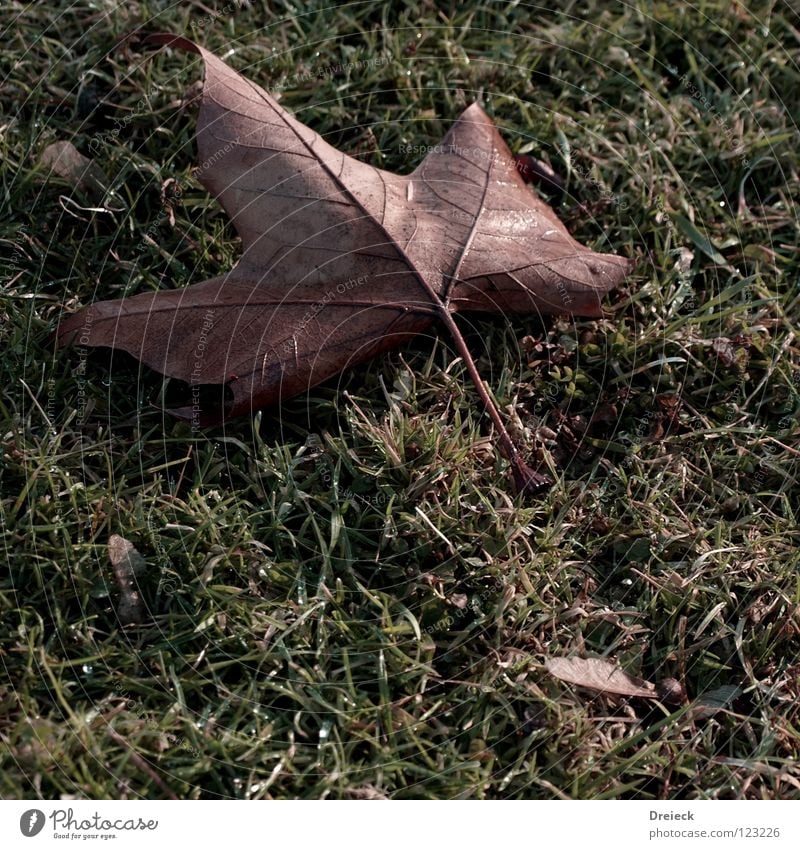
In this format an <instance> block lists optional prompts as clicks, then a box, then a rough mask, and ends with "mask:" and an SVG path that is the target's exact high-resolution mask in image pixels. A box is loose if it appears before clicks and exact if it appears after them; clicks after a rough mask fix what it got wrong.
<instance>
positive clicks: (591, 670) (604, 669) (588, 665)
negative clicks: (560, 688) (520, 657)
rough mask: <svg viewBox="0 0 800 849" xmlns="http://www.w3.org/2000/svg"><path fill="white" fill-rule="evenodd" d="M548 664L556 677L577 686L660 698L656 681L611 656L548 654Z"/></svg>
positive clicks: (624, 694)
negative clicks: (620, 664) (631, 672)
mask: <svg viewBox="0 0 800 849" xmlns="http://www.w3.org/2000/svg"><path fill="white" fill-rule="evenodd" d="M544 665H545V669H547V671H548V672H549V673H550V674H551V675H552V676H553V677H554V678H558V679H559V681H564V682H566V683H567V684H574V685H575V686H576V687H585V688H586V689H588V690H595V691H597V692H598V693H613V694H614V695H617V696H636V697H638V698H642V699H657V698H659V694H658V690H657V688H656V686H655V685H654V684H651V683H650V682H649V681H644V680H643V679H642V678H637V677H636V676H635V675H628V673H627V672H623V670H622V669H620V668H619V667H618V666H617V665H616V664H615V663H612V662H611V661H609V660H603V659H602V658H596V657H548V658H546V659H545V662H544Z"/></svg>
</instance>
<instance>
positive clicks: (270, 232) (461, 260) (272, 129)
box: [57, 34, 633, 491]
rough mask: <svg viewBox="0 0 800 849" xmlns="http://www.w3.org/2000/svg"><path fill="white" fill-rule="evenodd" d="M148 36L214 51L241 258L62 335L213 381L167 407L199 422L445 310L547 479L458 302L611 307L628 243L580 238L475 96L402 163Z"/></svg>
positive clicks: (209, 172) (90, 314)
mask: <svg viewBox="0 0 800 849" xmlns="http://www.w3.org/2000/svg"><path fill="white" fill-rule="evenodd" d="M149 40H150V41H151V42H155V43H157V44H160V45H167V46H170V47H173V48H177V49H180V50H185V51H188V52H190V53H194V54H197V55H199V56H200V57H201V59H202V61H203V63H204V66H205V81H204V85H203V94H202V99H201V106H200V112H199V115H198V127H197V147H198V155H199V159H200V166H199V167H198V169H197V171H196V174H197V176H198V179H199V180H200V181H201V182H202V183H203V184H204V185H205V186H206V187H207V188H208V189H209V191H210V192H212V193H213V194H214V196H215V197H217V198H218V200H219V201H220V203H221V204H222V206H223V207H224V209H225V211H226V212H227V213H228V215H229V216H230V218H231V221H232V222H233V225H234V227H235V228H236V230H237V232H238V234H239V236H240V237H241V240H242V248H243V253H242V257H241V259H240V260H239V262H238V263H237V264H236V265H235V267H234V268H233V269H231V270H230V271H227V272H223V273H221V274H220V275H219V276H217V277H215V278H213V279H211V280H206V281H204V282H201V283H196V284H194V285H191V286H188V287H186V288H184V289H175V290H172V291H161V292H143V293H141V294H138V295H134V296H133V297H129V298H124V299H120V300H114V301H100V302H98V303H95V304H91V305H89V306H87V307H85V308H84V309H83V310H81V311H80V312H78V313H76V314H74V315H71V316H69V317H68V318H66V319H65V320H64V321H62V323H61V325H60V327H59V328H58V331H57V338H58V342H59V344H61V345H66V344H72V343H78V342H79V344H80V345H81V346H106V347H111V348H118V349H121V350H124V351H127V352H128V353H130V354H132V355H133V356H135V357H137V358H139V359H140V360H141V361H142V362H144V363H145V364H147V365H148V366H150V367H151V368H153V369H155V370H157V371H159V372H161V373H162V374H164V375H167V376H169V377H172V378H177V379H178V380H181V381H184V382H185V383H187V384H191V385H192V386H193V387H194V386H197V385H203V386H208V385H211V386H215V387H218V389H219V391H218V392H217V393H215V394H216V397H217V398H218V399H219V401H218V404H217V406H216V407H205V408H203V409H201V410H198V409H196V406H197V405H195V404H193V405H192V406H191V407H189V406H182V407H179V408H177V409H173V410H171V412H172V413H173V414H174V415H176V416H178V417H181V418H186V419H191V420H192V421H193V422H195V423H197V424H199V425H205V424H213V423H216V422H219V421H221V420H222V419H224V418H228V417H233V416H238V415H246V414H249V413H251V412H252V411H253V410H255V409H258V408H260V407H264V406H266V405H269V404H274V403H278V402H281V401H283V400H285V399H288V398H291V397H292V396H294V395H297V394H299V393H301V392H306V391H307V390H308V389H310V388H311V387H313V386H315V385H317V384H319V383H321V382H322V381H324V380H327V379H328V378H330V377H333V376H335V375H337V374H339V373H340V372H341V371H342V370H344V369H345V368H350V367H352V366H355V365H357V364H359V363H362V362H366V361H368V360H370V359H372V358H374V357H375V356H377V355H379V354H381V353H383V352H385V351H388V350H390V349H392V348H395V347H397V346H398V345H401V344H403V343H405V342H407V341H409V340H410V339H412V338H413V337H414V336H415V335H417V334H418V333H421V332H423V331H425V330H426V329H427V328H429V327H430V326H431V325H432V324H433V323H435V322H439V323H441V324H443V325H444V326H445V328H446V329H447V331H448V332H449V333H450V335H451V336H452V338H453V341H454V343H455V345H456V349H457V351H458V354H459V356H460V357H461V358H462V360H463V361H464V364H465V367H466V369H467V372H468V374H469V377H470V379H471V380H472V382H473V383H474V384H475V388H476V391H477V393H478V396H479V398H480V400H481V402H482V403H483V405H484V407H485V409H486V411H487V413H488V414H489V416H490V418H491V420H492V423H493V425H494V428H495V431H496V434H497V437H498V439H499V442H500V448H501V451H502V453H503V454H504V456H505V457H506V458H507V459H508V460H509V462H510V463H511V464H512V472H513V475H514V479H515V481H516V484H517V488H518V490H520V491H521V490H525V491H531V490H539V489H541V488H543V487H544V486H545V485H546V479H545V478H544V476H540V475H538V473H536V472H532V470H528V469H526V467H525V464H524V463H522V461H521V459H520V456H519V451H518V449H517V447H516V446H515V444H514V443H513V441H512V440H511V437H510V436H509V434H508V432H507V430H506V427H505V425H504V423H503V420H502V418H501V416H500V414H499V412H498V410H497V407H496V406H495V404H494V402H493V401H492V400H491V397H490V394H489V392H488V391H487V389H486V387H485V386H484V385H483V383H482V380H481V377H480V374H479V372H478V370H477V368H476V366H475V363H474V361H473V359H472V356H471V355H470V352H469V349H468V347H467V345H466V343H465V341H464V338H463V336H462V334H461V332H460V330H459V328H458V325H457V324H456V322H455V319H454V317H453V316H454V313H456V312H463V311H479V312H487V313H495V314H500V315H508V314H514V313H531V312H533V313H545V314H578V315H586V316H595V317H600V316H601V315H602V305H601V299H602V297H603V295H604V294H605V293H606V292H608V291H609V290H610V289H612V288H614V287H617V286H619V285H620V284H621V283H622V281H623V280H624V279H625V277H626V275H627V274H628V273H629V272H630V270H631V269H632V267H633V262H632V260H629V259H626V258H624V257H621V256H616V255H613V254H600V253H596V252H595V251H592V250H591V249H589V248H587V247H585V246H584V245H581V244H580V243H579V242H577V241H575V240H574V239H573V238H572V236H571V235H570V234H569V232H568V231H567V229H566V227H565V226H564V224H563V223H562V222H561V221H560V220H559V219H558V217H557V216H556V214H555V212H554V211H553V210H552V209H551V208H550V207H549V206H548V205H547V204H546V203H545V202H544V201H543V200H541V198H539V196H538V195H537V194H536V193H535V191H534V190H533V189H532V188H531V187H529V186H527V185H526V184H525V182H524V180H523V179H522V177H521V176H520V173H519V171H518V169H517V168H516V164H515V161H514V157H513V156H512V154H511V152H510V150H509V149H508V146H507V145H506V143H505V142H504V141H503V139H502V138H501V136H500V134H499V132H498V131H497V128H496V127H495V126H494V124H493V123H492V121H491V119H490V118H489V116H488V115H487V114H486V113H485V112H484V111H483V109H482V108H481V107H480V105H479V104H477V103H473V104H472V105H471V106H469V107H468V108H467V109H466V111H465V112H464V113H463V114H462V115H461V116H460V117H459V118H457V120H455V121H454V122H453V124H452V126H451V128H450V131H449V132H448V133H447V135H446V136H445V138H444V139H443V140H442V142H441V143H440V144H438V145H436V146H435V147H434V148H433V149H432V151H431V152H430V153H429V154H428V156H427V157H426V158H425V159H424V160H423V161H422V163H421V164H420V165H419V166H418V167H417V168H416V169H415V170H414V171H413V172H411V173H410V174H404V175H401V174H393V173H390V172H388V171H383V170H381V169H379V168H376V167H374V166H372V165H369V164H368V163H366V162H362V161H359V160H358V159H355V158H352V157H350V156H347V155H345V154H344V153H342V152H341V151H338V150H336V149H335V148H333V147H331V145H329V144H328V143H327V142H326V141H325V140H324V139H323V138H322V137H321V136H319V135H318V134H317V133H316V132H314V131H313V130H312V129H310V128H309V127H307V126H305V125H304V124H301V123H300V122H299V121H298V120H297V119H295V118H294V117H293V116H292V115H290V114H289V113H288V112H287V111H286V110H285V109H283V108H282V107H281V106H280V105H279V104H278V102H277V101H276V100H275V99H274V98H272V97H271V96H270V95H269V94H268V93H267V92H266V91H264V90H263V89H261V88H259V87H258V86H257V85H255V84H254V83H252V82H250V81H249V80H247V79H246V78H245V77H243V76H242V75H241V74H239V73H238V72H236V71H235V70H233V69H232V68H230V67H229V66H228V65H226V64H225V63H224V62H223V61H222V60H221V59H219V58H218V57H216V56H215V55H214V54H213V53H210V52H209V51H208V50H206V49H205V48H203V47H201V46H199V45H198V44H196V43H194V42H192V41H190V40H189V39H186V38H183V37H180V36H174V35H169V34H158V35H154V36H151V37H150V38H149ZM225 392H227V393H228V396H227V397H225V396H224V393H225ZM203 403H204V404H207V402H205V401H204V402H203Z"/></svg>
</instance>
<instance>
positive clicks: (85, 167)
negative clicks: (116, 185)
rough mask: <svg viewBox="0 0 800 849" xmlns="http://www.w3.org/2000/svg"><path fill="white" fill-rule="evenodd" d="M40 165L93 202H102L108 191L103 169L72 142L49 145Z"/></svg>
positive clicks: (106, 178) (43, 153)
mask: <svg viewBox="0 0 800 849" xmlns="http://www.w3.org/2000/svg"><path fill="white" fill-rule="evenodd" d="M39 164H40V165H41V166H42V168H43V169H44V170H45V172H49V173H48V176H50V175H51V174H55V175H56V176H58V177H61V178H62V179H63V180H66V181H67V182H68V183H70V184H71V185H72V186H74V187H75V188H76V189H78V190H79V191H81V192H83V193H84V194H85V195H86V196H87V197H88V198H90V199H92V200H93V201H97V202H99V201H101V200H102V199H103V198H104V197H105V194H106V191H107V190H108V185H109V181H108V177H106V175H105V174H104V173H103V170H102V168H100V166H99V165H98V164H97V163H96V162H93V161H92V160H91V159H87V158H86V157H85V156H84V155H83V154H82V153H80V152H79V151H78V149H77V148H76V147H75V145H74V144H72V142H68V141H59V142H53V144H49V145H48V146H47V147H46V148H45V149H44V151H43V152H42V155H41V157H40V159H39Z"/></svg>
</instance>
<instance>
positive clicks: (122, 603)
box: [108, 534, 146, 625]
mask: <svg viewBox="0 0 800 849" xmlns="http://www.w3.org/2000/svg"><path fill="white" fill-rule="evenodd" d="M108 559H109V561H110V562H111V567H112V569H113V572H114V579H115V580H116V582H117V587H118V589H119V603H118V604H117V616H118V617H119V621H120V622H121V623H122V624H123V625H131V624H138V623H140V622H141V621H142V620H143V618H144V609H143V604H142V599H141V596H140V595H139V590H138V586H137V582H136V576H137V575H138V574H140V573H141V572H142V571H143V570H144V568H145V565H146V564H145V560H144V558H143V557H142V555H141V554H139V552H138V551H137V550H136V548H135V547H134V545H133V543H132V542H129V541H128V540H126V539H125V538H124V537H121V536H119V535H118V534H112V535H111V536H110V537H109V539H108Z"/></svg>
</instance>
